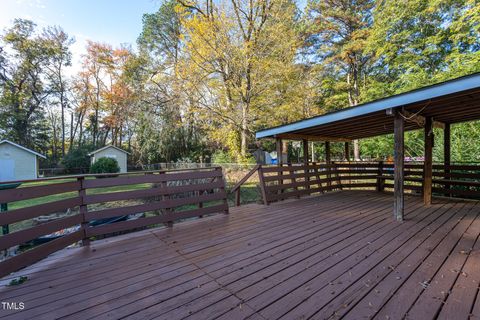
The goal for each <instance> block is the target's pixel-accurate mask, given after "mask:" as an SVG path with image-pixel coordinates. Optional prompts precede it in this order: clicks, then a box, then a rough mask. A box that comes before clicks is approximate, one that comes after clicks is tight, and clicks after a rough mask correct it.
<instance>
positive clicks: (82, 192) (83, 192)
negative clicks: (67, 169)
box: [77, 177, 90, 246]
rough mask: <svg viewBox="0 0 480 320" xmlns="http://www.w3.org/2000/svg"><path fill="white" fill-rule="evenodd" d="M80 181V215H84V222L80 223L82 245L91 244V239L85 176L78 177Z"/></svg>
mask: <svg viewBox="0 0 480 320" xmlns="http://www.w3.org/2000/svg"><path fill="white" fill-rule="evenodd" d="M77 180H78V182H80V189H79V190H78V196H79V197H80V215H81V217H82V223H81V225H80V228H81V230H82V231H83V239H82V246H88V245H90V239H89V238H88V230H87V229H88V227H89V224H88V223H89V221H87V219H86V214H87V212H88V208H87V205H86V203H85V196H86V195H87V192H86V190H85V187H84V182H85V177H78V178H77Z"/></svg>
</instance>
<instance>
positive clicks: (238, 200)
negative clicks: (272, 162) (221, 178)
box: [230, 164, 261, 207]
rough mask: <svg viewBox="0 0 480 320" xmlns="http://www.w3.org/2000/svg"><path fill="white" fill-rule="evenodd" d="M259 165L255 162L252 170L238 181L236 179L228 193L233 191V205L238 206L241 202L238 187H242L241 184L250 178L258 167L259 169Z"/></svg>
mask: <svg viewBox="0 0 480 320" xmlns="http://www.w3.org/2000/svg"><path fill="white" fill-rule="evenodd" d="M260 167H261V166H260V165H259V164H257V165H255V166H254V167H253V168H252V170H250V171H249V172H248V173H247V174H246V175H245V176H244V177H243V178H242V179H241V180H240V181H238V182H237V183H236V184H235V185H234V186H233V187H232V189H231V190H230V193H233V194H235V206H237V207H238V206H240V203H241V192H240V191H241V190H240V188H241V187H242V185H243V184H244V183H245V182H247V180H248V179H250V177H251V176H252V175H253V174H254V173H255V172H257V171H258V169H260Z"/></svg>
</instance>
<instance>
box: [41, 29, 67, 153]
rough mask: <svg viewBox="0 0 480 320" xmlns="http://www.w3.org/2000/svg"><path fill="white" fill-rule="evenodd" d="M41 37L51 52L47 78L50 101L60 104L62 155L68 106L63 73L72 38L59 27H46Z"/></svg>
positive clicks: (65, 81) (65, 80)
mask: <svg viewBox="0 0 480 320" xmlns="http://www.w3.org/2000/svg"><path fill="white" fill-rule="evenodd" d="M42 36H43V38H44V39H45V40H46V42H47V45H48V46H49V47H50V49H51V50H52V52H53V55H52V58H51V60H50V62H49V63H48V64H47V65H46V67H47V70H48V71H47V78H48V81H49V83H50V90H51V93H52V94H51V96H52V98H54V100H53V99H52V102H53V103H55V104H58V105H59V106H60V119H61V127H60V129H61V136H62V137H61V144H62V157H64V156H65V132H66V130H65V127H66V120H65V114H66V110H67V108H68V98H67V97H68V92H69V83H68V80H67V77H66V75H65V71H66V70H65V69H66V67H68V66H71V62H72V53H71V52H70V46H71V45H72V44H73V42H74V40H73V39H72V38H70V37H69V36H68V34H66V33H65V31H63V30H62V29H61V28H60V27H47V28H46V29H45V30H44V32H43V35H42Z"/></svg>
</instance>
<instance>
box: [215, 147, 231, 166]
mask: <svg viewBox="0 0 480 320" xmlns="http://www.w3.org/2000/svg"><path fill="white" fill-rule="evenodd" d="M234 162H235V160H234V159H232V158H231V157H230V155H229V154H228V153H227V152H225V151H223V150H217V151H215V152H214V153H213V155H212V163H234Z"/></svg>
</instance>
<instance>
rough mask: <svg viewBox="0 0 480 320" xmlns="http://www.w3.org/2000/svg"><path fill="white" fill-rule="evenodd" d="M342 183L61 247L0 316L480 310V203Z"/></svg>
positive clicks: (396, 315) (5, 297) (366, 314)
mask: <svg viewBox="0 0 480 320" xmlns="http://www.w3.org/2000/svg"><path fill="white" fill-rule="evenodd" d="M392 203H393V202H392V195H389V194H383V193H378V192H372V191H368V192H366V191H340V192H333V193H328V194H325V195H322V196H317V197H310V198H305V199H298V200H292V201H285V202H278V203H273V204H271V205H270V206H261V205H247V206H242V207H239V208H232V209H231V214H230V215H216V216H211V217H206V218H203V219H200V220H194V221H188V222H183V223H179V224H176V225H175V226H174V227H173V228H172V229H163V228H162V229H150V230H146V231H142V232H138V233H133V234H129V235H124V236H119V237H115V238H110V239H107V240H101V241H97V242H93V243H92V244H91V246H90V247H89V248H88V247H83V248H73V249H65V250H62V251H59V252H57V253H55V254H53V255H51V256H50V257H48V258H47V259H44V260H43V261H41V262H39V263H37V264H34V265H32V266H30V267H28V268H26V269H24V270H22V271H20V272H17V273H16V274H15V275H14V276H10V277H9V278H4V279H3V283H6V282H8V280H9V279H10V278H12V277H18V276H20V275H27V276H28V280H27V281H26V282H25V283H23V284H21V285H18V286H11V287H4V286H3V287H2V288H1V289H0V290H1V291H0V301H2V302H5V301H7V302H17V303H18V302H23V303H24V306H25V308H24V310H22V311H6V310H0V318H2V319H22V320H24V319H54V318H72V319H82V320H84V319H94V318H95V319H123V318H127V319H153V318H155V319H169V320H171V319H228V320H233V319H245V318H248V319H325V318H334V319H336V318H345V319H363V318H377V319H400V318H407V319H434V318H437V319H468V318H469V317H471V318H472V319H475V318H480V295H478V290H479V281H480V267H479V266H480V240H479V234H480V217H479V213H480V206H479V205H478V204H477V203H476V202H455V201H448V202H447V201H445V200H438V199H437V200H435V201H434V204H433V205H432V206H430V207H428V208H426V207H424V206H423V205H422V202H421V198H419V197H407V198H406V203H405V208H406V220H405V221H404V222H403V223H399V222H395V221H394V220H393V218H392Z"/></svg>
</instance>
